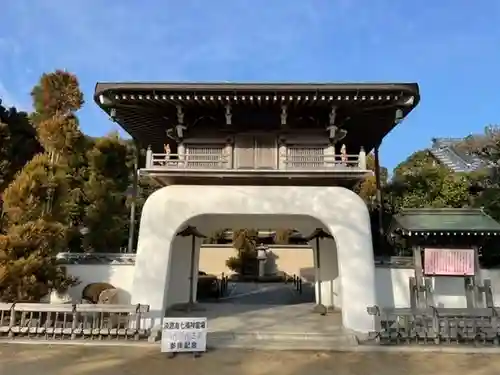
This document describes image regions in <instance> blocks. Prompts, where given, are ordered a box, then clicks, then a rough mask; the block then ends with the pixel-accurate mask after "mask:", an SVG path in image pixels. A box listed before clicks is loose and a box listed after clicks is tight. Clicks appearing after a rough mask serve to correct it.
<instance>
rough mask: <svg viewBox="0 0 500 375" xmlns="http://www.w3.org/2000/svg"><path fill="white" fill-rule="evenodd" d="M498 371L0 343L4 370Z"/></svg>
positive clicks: (14, 374)
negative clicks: (199, 356)
mask: <svg viewBox="0 0 500 375" xmlns="http://www.w3.org/2000/svg"><path fill="white" fill-rule="evenodd" d="M426 373H427V374H432V375H497V374H499V373H500V355H478V354H470V355H467V354H426V353H412V354H397V353H396V354H394V353H314V352H276V351H275V352H258V351H244V350H224V351H222V350H219V351H214V352H211V353H207V354H205V355H204V356H203V357H201V358H198V359H193V358H192V357H190V356H181V357H178V358H175V359H168V358H166V357H165V356H164V355H162V354H160V353H159V352H158V349H157V348H137V347H84V346H62V345H54V346H48V345H47V346H46V345H12V344H10V345H6V344H3V345H0V375H32V374H37V375H84V374H85V375H87V374H88V375H131V374H137V375H139V374H141V375H143V374H147V375H157V374H158V375H159V374H162V375H165V374H169V375H185V374H190V375H202V374H203V375H234V374H241V375H271V374H272V375H311V374H314V375H327V374H328V375H401V374H405V375H422V374H426Z"/></svg>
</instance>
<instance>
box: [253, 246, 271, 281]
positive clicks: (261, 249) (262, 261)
mask: <svg viewBox="0 0 500 375" xmlns="http://www.w3.org/2000/svg"><path fill="white" fill-rule="evenodd" d="M256 250H257V260H258V261H259V277H263V276H265V273H266V271H265V269H266V261H267V250H269V248H268V247H267V246H265V245H264V244H260V245H259V246H257V249H256Z"/></svg>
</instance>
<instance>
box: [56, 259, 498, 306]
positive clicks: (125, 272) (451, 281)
mask: <svg viewBox="0 0 500 375" xmlns="http://www.w3.org/2000/svg"><path fill="white" fill-rule="evenodd" d="M66 267H67V270H68V273H69V274H71V275H73V276H77V277H78V278H79V279H80V281H81V283H80V285H78V286H76V287H74V288H72V289H71V290H69V292H68V294H69V296H66V297H64V296H61V298H62V299H66V300H68V299H73V300H79V299H80V298H81V293H82V290H83V288H84V287H85V285H87V284H89V283H92V282H109V283H110V284H112V285H114V286H115V287H117V288H119V289H120V303H123V304H127V303H130V291H131V289H132V282H133V278H134V265H133V264H116V265H114V264H88V265H83V264H82V265H67V266H66ZM481 272H482V277H483V278H488V279H490V280H491V283H492V287H493V293H494V296H493V297H494V300H495V304H496V305H500V269H491V270H482V271H481ZM411 276H413V270H412V269H409V268H389V267H376V269H375V284H376V303H377V305H379V306H384V307H392V306H395V307H409V305H410V294H409V289H408V279H409V277H411ZM434 291H435V302H436V304H437V306H438V307H466V302H465V289H464V282H463V279H461V278H456V277H440V278H435V279H434ZM58 301H60V299H59V298H58V297H57V296H55V295H52V297H51V302H53V303H55V302H58Z"/></svg>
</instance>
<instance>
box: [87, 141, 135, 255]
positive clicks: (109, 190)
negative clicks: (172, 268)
mask: <svg viewBox="0 0 500 375" xmlns="http://www.w3.org/2000/svg"><path fill="white" fill-rule="evenodd" d="M128 158H129V152H128V147H127V144H126V143H125V142H124V141H123V140H122V139H120V137H119V136H118V134H110V135H108V136H106V137H103V138H99V139H98V140H96V141H95V144H94V145H93V147H92V148H91V149H90V150H89V151H88V152H87V160H88V179H87V180H86V181H85V183H84V186H83V192H84V195H85V197H86V200H87V202H88V204H87V206H86V208H85V216H84V226H85V227H86V228H87V229H88V234H87V235H85V237H84V240H83V248H84V250H85V251H87V252H89V251H96V252H118V251H120V248H121V247H124V246H126V244H127V222H128V209H127V205H126V198H127V196H126V192H127V190H128V188H129V186H130V168H129V166H128V163H127V161H128Z"/></svg>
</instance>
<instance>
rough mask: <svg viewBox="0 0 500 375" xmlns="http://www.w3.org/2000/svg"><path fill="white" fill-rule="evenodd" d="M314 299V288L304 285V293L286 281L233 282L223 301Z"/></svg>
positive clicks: (258, 302) (264, 302)
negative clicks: (300, 292) (285, 282)
mask: <svg viewBox="0 0 500 375" xmlns="http://www.w3.org/2000/svg"><path fill="white" fill-rule="evenodd" d="M313 301H314V290H313V288H312V287H311V286H308V285H304V286H303V290H302V294H299V293H298V292H297V291H295V289H294V286H293V284H284V283H241V282H239V283H231V284H230V285H229V291H228V295H227V296H226V297H225V298H223V299H222V300H221V302H229V303H237V304H245V305H291V304H298V303H305V302H313Z"/></svg>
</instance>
